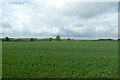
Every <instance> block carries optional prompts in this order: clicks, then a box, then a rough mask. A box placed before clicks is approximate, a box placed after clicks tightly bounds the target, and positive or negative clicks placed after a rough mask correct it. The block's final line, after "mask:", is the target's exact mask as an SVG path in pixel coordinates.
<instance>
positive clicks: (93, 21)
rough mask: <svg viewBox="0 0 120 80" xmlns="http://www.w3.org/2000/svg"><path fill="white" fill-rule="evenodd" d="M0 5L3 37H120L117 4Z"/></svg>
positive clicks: (40, 0) (11, 0) (58, 0)
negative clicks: (119, 35) (119, 33)
mask: <svg viewBox="0 0 120 80" xmlns="http://www.w3.org/2000/svg"><path fill="white" fill-rule="evenodd" d="M0 3H1V4H0V23H1V27H0V37H5V36H8V37H12V38H21V37H22V38H24V37H36V38H45V37H55V36H56V35H61V37H63V38H68V37H69V38H76V39H98V38H114V39H117V37H118V2H95V1H93V2H87V1H86V2H81V1H79V0H78V1H75V0H22V1H21V0H6V1H4V2H0Z"/></svg>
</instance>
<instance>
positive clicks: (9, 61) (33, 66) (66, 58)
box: [2, 41, 118, 78]
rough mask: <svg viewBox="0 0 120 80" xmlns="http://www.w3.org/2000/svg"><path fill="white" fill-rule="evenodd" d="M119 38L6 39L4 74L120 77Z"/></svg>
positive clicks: (3, 60)
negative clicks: (65, 39) (33, 40)
mask: <svg viewBox="0 0 120 80" xmlns="http://www.w3.org/2000/svg"><path fill="white" fill-rule="evenodd" d="M117 44H118V43H117V41H52V42H49V41H40V42H2V50H3V52H2V77H3V78H117V75H118V45H117Z"/></svg>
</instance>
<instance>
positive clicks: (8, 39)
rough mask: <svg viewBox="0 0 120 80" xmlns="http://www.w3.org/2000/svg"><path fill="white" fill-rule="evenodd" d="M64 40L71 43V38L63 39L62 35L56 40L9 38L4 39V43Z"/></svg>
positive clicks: (55, 39)
mask: <svg viewBox="0 0 120 80" xmlns="http://www.w3.org/2000/svg"><path fill="white" fill-rule="evenodd" d="M63 40H67V41H70V40H71V39H70V38H67V39H61V37H60V35H57V36H56V38H52V37H50V38H44V39H38V38H9V37H5V38H2V41H31V42H33V41H63Z"/></svg>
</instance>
